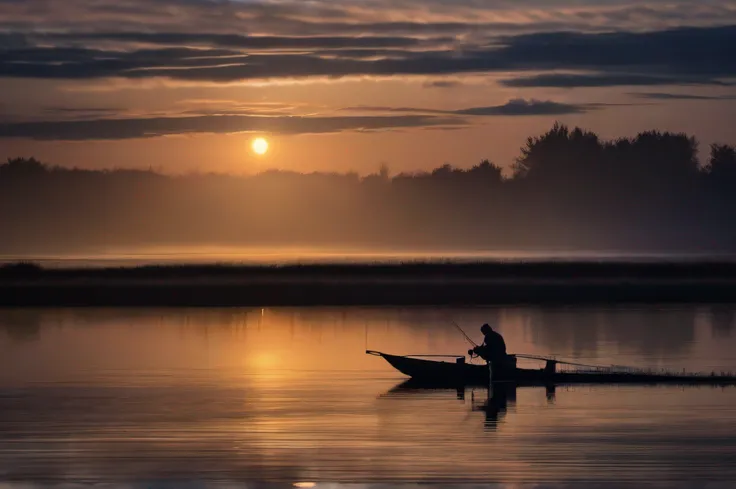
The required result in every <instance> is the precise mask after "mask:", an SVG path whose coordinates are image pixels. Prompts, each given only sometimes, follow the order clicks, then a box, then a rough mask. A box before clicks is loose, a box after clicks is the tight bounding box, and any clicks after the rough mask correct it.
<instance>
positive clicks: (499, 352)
mask: <svg viewBox="0 0 736 489" xmlns="http://www.w3.org/2000/svg"><path fill="white" fill-rule="evenodd" d="M480 332H481V333H483V344H482V345H480V346H476V347H475V348H473V349H472V350H470V351H471V352H473V353H475V354H476V355H478V356H480V357H481V358H482V359H483V360H485V361H486V362H489V363H490V364H491V365H492V366H493V370H494V371H497V372H499V371H501V369H502V368H503V366H504V363H505V361H506V342H505V341H504V340H503V336H501V335H500V334H499V333H497V332H496V331H493V328H491V327H490V326H489V325H488V324H484V325H483V326H481V327H480Z"/></svg>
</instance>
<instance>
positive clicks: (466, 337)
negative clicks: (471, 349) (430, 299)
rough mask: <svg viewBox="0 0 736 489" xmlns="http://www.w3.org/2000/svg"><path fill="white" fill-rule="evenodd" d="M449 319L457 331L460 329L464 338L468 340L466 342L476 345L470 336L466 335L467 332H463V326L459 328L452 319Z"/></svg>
mask: <svg viewBox="0 0 736 489" xmlns="http://www.w3.org/2000/svg"><path fill="white" fill-rule="evenodd" d="M449 321H450V323H452V325H453V326H455V327H456V328H457V330H458V331H460V333H461V334H462V335H463V336H464V337H465V339H466V340H467V341H468V343H470V344H471V345H473V346H478V344H477V343H476V342H475V341H473V340H471V339H470V336H468V335H467V334H465V331H463V328H461V327H460V326H459V325H458V324H457V323H456V322H455V321H453V320H452V319H450V320H449Z"/></svg>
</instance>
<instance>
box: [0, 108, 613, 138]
mask: <svg viewBox="0 0 736 489" xmlns="http://www.w3.org/2000/svg"><path fill="white" fill-rule="evenodd" d="M188 105H192V104H188ZM193 105H196V104H193ZM221 105H222V108H215V109H197V108H195V109H191V110H186V111H184V112H182V113H179V114H178V115H177V116H167V117H140V118H121V117H119V115H120V113H121V111H118V109H114V108H104V107H101V108H69V107H52V108H49V109H47V111H48V112H52V113H54V114H55V115H57V114H61V115H62V116H64V117H66V120H46V121H34V122H8V123H0V138H23V139H37V140H54V141H85V140H116V139H133V138H151V137H159V136H170V135H184V134H199V133H215V134H228V133H238V132H266V133H274V134H319V133H334V132H342V131H376V130H395V129H402V128H425V129H429V128H432V129H440V130H449V129H457V128H461V127H465V126H467V125H468V122H467V118H468V117H494V116H518V117H523V116H550V115H567V114H579V113H584V112H587V111H589V110H595V109H597V108H599V106H598V105H594V104H587V105H576V104H565V103H558V102H552V101H539V100H524V99H515V100H510V101H509V102H507V103H505V104H503V105H494V106H486V107H470V108H463V109H456V110H437V109H424V108H416V107H377V106H357V107H346V108H343V109H339V110H340V111H343V112H359V114H358V115H355V116H347V117H344V116H337V117H305V116H293V115H274V113H271V114H270V115H269V114H268V110H267V109H268V108H269V107H270V106H269V105H266V106H265V107H264V106H261V105H256V106H249V105H247V104H246V105H241V106H238V105H236V104H227V103H223V104H221ZM264 108H265V109H266V110H264ZM276 108H280V107H279V106H277V107H276ZM259 109H260V110H259ZM374 112H380V113H383V114H388V115H368V114H370V113H374ZM106 114H109V115H116V116H118V117H117V118H107V117H99V116H100V115H103V116H104V115H106ZM80 119H82V120H80Z"/></svg>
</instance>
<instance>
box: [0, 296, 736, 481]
mask: <svg viewBox="0 0 736 489" xmlns="http://www.w3.org/2000/svg"><path fill="white" fill-rule="evenodd" d="M735 311H736V308H734V307H729V306H718V307H690V306H688V307H666V308H657V307H653V306H652V307H642V308H610V309H607V308H595V309H593V308H586V309H581V308H568V309H533V308H514V309H503V308H501V309H495V308H477V309H441V310H440V309H424V308H406V309H381V308H373V309H362V308H345V309H221V310H215V309H202V310H177V309H161V310H133V309H129V310H111V309H107V310H74V309H64V310H25V311H19V310H7V311H0V481H2V482H0V488H21V487H22V488H28V487H36V486H38V487H72V486H70V485H69V484H70V483H72V482H74V483H82V484H89V485H95V487H141V488H143V487H146V488H149V487H172V488H173V487H205V486H207V487H209V486H212V487H233V485H232V484H236V483H242V482H251V483H254V482H260V483H266V482H268V483H275V484H283V485H287V486H292V485H293V484H297V485H298V486H300V487H310V486H311V485H312V484H313V483H318V484H317V486H318V487H319V486H320V484H322V485H324V483H327V482H331V483H338V482H339V483H348V484H350V483H376V484H384V485H388V484H392V483H402V482H445V483H470V482H493V483H502V484H504V485H506V486H508V487H517V486H516V485H517V484H522V485H524V484H534V483H539V482H545V483H560V484H563V485H575V484H576V482H580V481H588V482H590V481H605V482H609V483H622V482H636V483H643V482H656V483H660V482H674V481H677V482H682V481H694V482H704V481H713V482H718V481H721V482H736V388H711V387H700V388H691V387H690V388H683V387H621V386H619V387H613V386H610V387H609V386H595V387H574V388H563V387H559V388H557V390H556V392H555V393H554V394H551V393H548V392H546V391H545V389H543V388H519V389H517V390H516V391H515V392H510V393H508V395H507V397H506V401H505V402H499V400H498V399H497V398H494V399H492V400H491V401H490V402H489V400H488V397H489V396H488V391H487V389H467V390H464V391H456V390H435V391H421V390H415V391H408V390H402V389H400V388H396V387H397V386H398V385H399V384H400V383H401V382H402V381H403V380H404V378H403V377H402V375H401V374H399V373H398V372H396V371H394V370H393V369H392V368H391V367H390V366H389V365H388V364H386V362H385V361H384V360H383V359H381V358H377V357H373V356H369V355H366V354H365V353H364V352H365V350H366V347H368V348H370V349H375V350H381V351H385V352H390V353H399V354H457V353H460V354H462V353H463V352H465V351H466V350H467V348H468V345H467V344H466V343H465V342H464V339H463V338H462V336H461V335H460V334H459V333H458V332H457V330H455V329H454V328H453V326H451V323H450V322H449V321H450V320H454V321H456V322H457V323H459V324H461V325H462V326H463V327H465V328H466V330H467V331H468V333H469V334H471V336H473V337H474V338H475V339H476V340H480V333H479V332H478V327H479V326H480V325H481V324H482V323H484V322H488V323H491V324H493V325H496V327H497V329H498V330H499V331H500V332H501V333H502V334H503V335H504V337H505V338H506V342H507V344H508V347H509V350H510V351H511V352H514V353H528V354H543V355H546V354H555V355H558V356H559V357H561V358H567V359H577V360H580V361H584V362H585V363H596V364H618V365H632V366H643V367H656V368H659V367H661V368H673V369H682V368H687V369H688V370H702V371H712V370H715V371H721V370H725V371H728V370H734V371H736V314H735ZM501 401H503V399H501ZM172 481H173V482H172ZM179 481H188V482H189V484H190V485H184V484H183V482H179ZM28 483H33V484H30V485H29V484H28ZM193 483H196V484H199V485H191V484H193ZM34 484H35V485H34ZM97 484H103V485H102V486H98V485H97ZM166 484H168V485H166ZM73 487H76V486H73ZM238 487H243V486H238ZM330 487H333V486H330ZM575 487H578V486H575ZM580 487H583V486H580ZM584 487H588V486H584ZM714 487H715V486H714Z"/></svg>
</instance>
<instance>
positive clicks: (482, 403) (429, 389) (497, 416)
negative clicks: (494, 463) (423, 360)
mask: <svg viewBox="0 0 736 489" xmlns="http://www.w3.org/2000/svg"><path fill="white" fill-rule="evenodd" d="M519 388H522V387H521V386H519V385H517V384H515V383H513V382H497V383H494V384H493V385H492V387H490V388H478V387H450V386H443V385H438V384H432V383H426V382H420V381H416V380H411V379H410V380H407V381H405V382H402V383H400V384H398V385H396V386H394V387H393V388H392V389H390V390H389V391H388V392H386V393H385V394H383V395H382V396H381V397H407V396H409V397H410V396H412V395H416V396H420V395H421V396H426V395H427V394H432V393H450V392H454V393H455V396H456V398H457V400H458V401H463V402H465V401H466V400H467V399H468V396H469V397H470V412H471V413H476V412H482V413H484V414H485V422H484V426H485V429H486V430H487V431H495V430H496V429H498V427H499V426H500V425H501V424H502V422H503V420H504V419H505V417H506V415H507V413H508V411H509V408H510V407H515V406H516V391H517V389H519ZM523 388H539V386H536V387H531V386H527V387H523ZM545 389H546V397H547V402H548V403H549V404H553V403H554V401H555V387H554V386H553V385H550V386H546V387H545Z"/></svg>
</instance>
